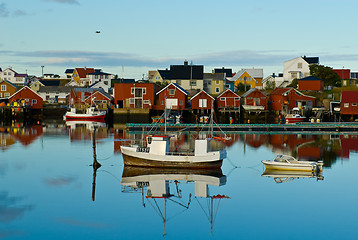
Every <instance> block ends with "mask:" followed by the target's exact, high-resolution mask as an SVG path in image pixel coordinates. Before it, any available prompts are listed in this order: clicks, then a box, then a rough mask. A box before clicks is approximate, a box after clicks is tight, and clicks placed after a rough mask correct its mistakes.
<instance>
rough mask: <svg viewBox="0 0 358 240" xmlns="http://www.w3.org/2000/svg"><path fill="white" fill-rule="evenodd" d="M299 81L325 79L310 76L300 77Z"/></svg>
mask: <svg viewBox="0 0 358 240" xmlns="http://www.w3.org/2000/svg"><path fill="white" fill-rule="evenodd" d="M298 81H323V80H322V79H320V78H318V77H314V76H308V77H305V78H301V79H298Z"/></svg>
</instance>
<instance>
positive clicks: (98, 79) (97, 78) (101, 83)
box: [87, 69, 114, 93]
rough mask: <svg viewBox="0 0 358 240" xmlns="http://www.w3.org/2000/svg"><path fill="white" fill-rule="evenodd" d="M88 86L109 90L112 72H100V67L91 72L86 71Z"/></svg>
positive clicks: (112, 76)
mask: <svg viewBox="0 0 358 240" xmlns="http://www.w3.org/2000/svg"><path fill="white" fill-rule="evenodd" d="M87 77H88V78H89V82H88V84H89V87H94V88H103V89H104V91H105V92H107V93H108V92H109V89H110V88H111V84H112V79H113V78H114V75H113V74H110V73H105V72H102V70H101V69H95V71H94V72H93V73H88V74H87Z"/></svg>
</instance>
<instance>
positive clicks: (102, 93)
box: [85, 91, 111, 101]
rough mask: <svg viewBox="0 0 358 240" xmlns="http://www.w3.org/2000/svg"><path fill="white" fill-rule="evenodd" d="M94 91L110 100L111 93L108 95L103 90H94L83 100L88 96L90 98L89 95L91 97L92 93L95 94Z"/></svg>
mask: <svg viewBox="0 0 358 240" xmlns="http://www.w3.org/2000/svg"><path fill="white" fill-rule="evenodd" d="M96 93H99V94H101V95H103V96H104V97H105V98H107V99H108V100H111V95H110V94H108V93H105V92H102V91H95V92H93V93H92V94H91V95H90V96H88V97H87V98H86V99H85V101H86V100H87V99H88V98H91V97H92V96H93V95H94V94H96Z"/></svg>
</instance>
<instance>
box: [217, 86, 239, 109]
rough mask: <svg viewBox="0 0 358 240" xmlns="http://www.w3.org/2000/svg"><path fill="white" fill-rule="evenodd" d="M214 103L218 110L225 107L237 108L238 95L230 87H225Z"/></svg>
mask: <svg viewBox="0 0 358 240" xmlns="http://www.w3.org/2000/svg"><path fill="white" fill-rule="evenodd" d="M216 103H217V106H218V109H219V110H220V109H227V108H230V109H232V108H239V107H240V96H239V95H237V94H236V93H234V92H233V91H231V90H230V89H226V90H225V91H224V92H222V93H220V94H219V95H218V96H217V97H216Z"/></svg>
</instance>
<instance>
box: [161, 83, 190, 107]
mask: <svg viewBox="0 0 358 240" xmlns="http://www.w3.org/2000/svg"><path fill="white" fill-rule="evenodd" d="M170 90H174V95H170ZM157 98H158V101H156V102H155V105H156V106H155V108H156V109H158V110H164V102H165V98H167V100H168V99H177V103H178V106H177V107H176V108H173V109H176V110H183V109H185V106H186V104H187V102H188V98H187V95H186V94H185V93H183V92H182V91H181V90H180V89H178V88H176V87H175V86H174V85H170V86H168V87H167V88H166V89H164V90H163V91H161V92H160V93H159V94H158V95H157ZM169 101H171V100H169Z"/></svg>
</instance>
